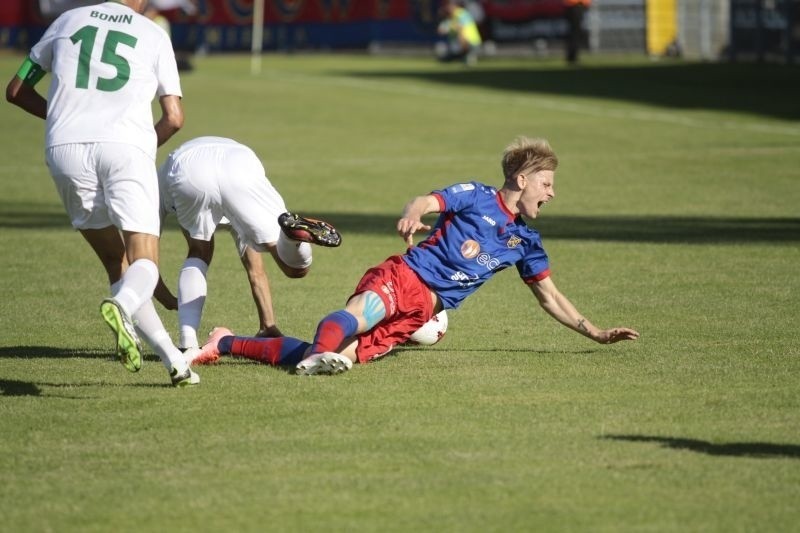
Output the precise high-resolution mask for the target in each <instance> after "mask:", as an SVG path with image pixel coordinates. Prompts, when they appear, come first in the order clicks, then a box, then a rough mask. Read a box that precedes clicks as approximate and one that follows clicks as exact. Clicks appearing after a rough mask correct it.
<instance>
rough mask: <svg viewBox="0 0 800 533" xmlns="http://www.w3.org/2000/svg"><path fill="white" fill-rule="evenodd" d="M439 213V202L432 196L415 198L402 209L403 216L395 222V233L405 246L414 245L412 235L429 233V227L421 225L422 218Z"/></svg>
mask: <svg viewBox="0 0 800 533" xmlns="http://www.w3.org/2000/svg"><path fill="white" fill-rule="evenodd" d="M438 212H439V201H438V200H437V199H436V197H435V196H434V195H432V194H427V195H425V196H417V197H416V198H414V199H413V200H411V201H410V202H408V203H407V204H406V206H405V208H403V215H402V216H401V217H400V220H398V221H397V233H398V234H399V235H400V237H402V238H403V240H405V241H406V244H408V245H409V246H413V245H414V238H413V236H414V233H416V232H417V231H419V230H423V231H430V229H431V227H430V226H429V225H427V224H423V223H422V217H423V216H425V215H427V214H428V213H438Z"/></svg>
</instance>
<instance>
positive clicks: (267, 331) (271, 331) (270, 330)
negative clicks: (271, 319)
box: [256, 326, 283, 338]
mask: <svg viewBox="0 0 800 533" xmlns="http://www.w3.org/2000/svg"><path fill="white" fill-rule="evenodd" d="M256 337H261V338H274V337H283V333H281V330H279V329H278V326H268V327H265V328H261V329H260V330H258V333H256Z"/></svg>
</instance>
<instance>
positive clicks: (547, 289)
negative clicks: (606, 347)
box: [530, 277, 639, 344]
mask: <svg viewBox="0 0 800 533" xmlns="http://www.w3.org/2000/svg"><path fill="white" fill-rule="evenodd" d="M530 287H531V291H533V294H534V295H535V296H536V299H537V300H539V305H541V306H542V309H544V310H545V311H546V312H547V314H549V315H550V316H552V317H553V318H555V319H556V320H558V321H559V322H561V323H562V324H564V325H565V326H567V327H568V328H570V329H572V330H574V331H577V332H578V333H580V334H581V335H585V336H586V337H589V338H590V339H592V340H593V341H596V342H599V343H601V344H611V343H614V342H619V341H626V340H636V339H638V338H639V332H638V331H635V330H632V329H630V328H611V329H600V328H598V327H597V326H595V325H594V324H592V323H591V322H589V320H588V319H586V318H585V317H584V316H583V315H581V314H580V313H579V312H578V310H577V309H575V306H574V305H572V303H571V302H570V301H569V300H568V299H567V297H566V296H564V295H563V294H561V291H559V290H558V288H557V287H556V285H555V283H553V280H552V279H550V278H549V277H547V278H544V279H543V280H541V281H537V282H536V283H533V284H531V286H530Z"/></svg>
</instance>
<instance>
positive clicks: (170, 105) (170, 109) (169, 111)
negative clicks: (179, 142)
mask: <svg viewBox="0 0 800 533" xmlns="http://www.w3.org/2000/svg"><path fill="white" fill-rule="evenodd" d="M158 102H159V104H160V105H161V118H160V119H159V121H158V122H156V125H155V128H156V136H157V137H158V146H161V145H162V144H164V143H165V142H167V141H168V140H169V139H170V137H172V136H173V135H175V133H177V132H178V130H179V129H181V128H182V127H183V105H182V104H181V98H180V96H175V95H174V94H167V95H164V96H162V97H161V98H159V99H158Z"/></svg>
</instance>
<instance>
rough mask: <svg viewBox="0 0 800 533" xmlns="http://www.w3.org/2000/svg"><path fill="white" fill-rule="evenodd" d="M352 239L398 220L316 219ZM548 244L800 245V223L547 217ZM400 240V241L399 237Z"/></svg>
mask: <svg viewBox="0 0 800 533" xmlns="http://www.w3.org/2000/svg"><path fill="white" fill-rule="evenodd" d="M314 216H316V217H318V218H322V219H324V220H328V221H330V222H331V223H332V224H333V225H335V226H336V227H337V229H339V231H340V232H341V233H342V235H343V237H344V239H345V240H346V239H347V234H348V233H369V234H385V235H387V236H390V237H394V236H395V232H394V228H395V225H396V224H397V217H396V216H394V215H391V216H390V215H363V214H358V215H357V214H348V213H314ZM530 225H532V226H533V227H535V228H536V229H537V230H538V231H539V232H540V233H541V235H542V238H543V239H545V240H547V239H585V240H597V241H616V242H652V243H689V244H712V243H738V242H742V243H743V242H771V243H780V242H800V218H740V217H678V216H624V215H621V216H581V215H547V214H545V215H544V216H543V217H542V218H540V219H537V220H536V221H533V222H531V223H530ZM398 238H399V237H398Z"/></svg>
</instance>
